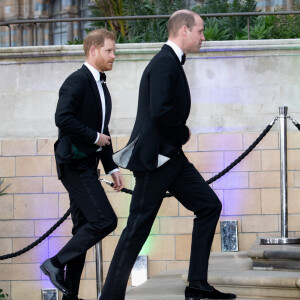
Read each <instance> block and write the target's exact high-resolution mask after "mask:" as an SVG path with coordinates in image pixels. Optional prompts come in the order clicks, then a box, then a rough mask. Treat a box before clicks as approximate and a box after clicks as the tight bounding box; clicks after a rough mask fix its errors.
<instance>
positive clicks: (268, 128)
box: [0, 117, 300, 260]
mask: <svg viewBox="0 0 300 300" xmlns="http://www.w3.org/2000/svg"><path fill="white" fill-rule="evenodd" d="M277 119H278V117H276V118H275V119H274V120H273V121H272V122H271V123H270V124H269V125H268V126H267V127H266V128H265V130H264V131H263V132H262V133H261V134H260V135H259V137H258V138H257V139H256V140H255V141H254V142H253V143H252V144H251V145H250V146H249V147H248V149H247V150H246V151H245V152H244V153H242V154H241V155H240V156H239V157H238V158H237V159H236V160H234V161H233V162H232V163H231V164H230V165H229V166H228V167H226V168H225V169H224V170H223V171H221V172H220V173H218V174H217V175H215V176H213V177H212V178H210V179H209V180H207V181H206V182H207V183H208V184H211V183H212V182H214V181H216V180H217V179H219V178H221V177H222V176H223V175H225V174H226V173H227V172H229V171H230V170H231V169H232V168H234V167H235V166H236V165H237V164H238V163H239V162H240V161H241V160H243V159H244V158H245V157H246V156H247V155H248V154H249V153H250V152H251V151H252V150H253V149H254V148H255V147H256V146H257V144H258V143H259V142H260V141H261V140H262V139H263V138H264V137H265V136H266V134H267V133H268V132H269V131H270V129H271V128H272V127H273V125H274V124H275V122H276V121H277ZM294 121H295V120H294ZM294 121H293V119H292V122H293V123H294ZM295 122H296V121H295ZM296 123H297V122H296ZM294 124H295V123H294ZM297 125H298V126H297ZM295 126H296V127H297V128H298V129H299V130H300V125H299V124H298V123H297V124H295ZM100 180H101V181H103V182H105V183H106V184H108V185H109V186H111V187H113V186H114V184H113V182H111V181H109V180H106V179H103V178H100ZM121 192H123V193H127V194H130V195H132V193H133V191H132V190H130V189H127V188H123V189H122V190H121ZM165 197H172V194H171V193H166V194H165ZM70 213H71V208H69V209H68V210H67V212H66V213H65V214H64V215H63V217H62V218H61V219H59V220H58V221H57V222H56V223H55V224H54V225H53V226H52V227H51V228H50V229H49V230H48V231H47V232H46V233H44V234H43V235H42V236H41V237H40V238H38V239H37V240H36V241H35V242H33V243H32V244H30V245H28V246H27V247H25V248H23V249H21V250H19V251H17V252H14V253H10V254H6V255H2V256H0V260H4V259H8V258H13V257H16V256H19V255H21V254H24V253H25V252H27V251H29V250H31V249H32V248H34V247H35V246H37V245H38V244H39V243H41V242H42V241H43V240H44V239H45V238H46V237H48V236H49V235H50V234H51V233H52V232H53V231H54V230H55V229H56V228H57V227H59V226H60V225H61V224H62V223H63V222H64V221H65V220H66V219H67V218H68V216H69V215H70Z"/></svg>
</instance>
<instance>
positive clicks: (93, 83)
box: [81, 65, 102, 116]
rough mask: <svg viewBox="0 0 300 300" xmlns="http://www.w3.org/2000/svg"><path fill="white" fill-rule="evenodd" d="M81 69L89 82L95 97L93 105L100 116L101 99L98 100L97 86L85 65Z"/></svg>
mask: <svg viewBox="0 0 300 300" xmlns="http://www.w3.org/2000/svg"><path fill="white" fill-rule="evenodd" d="M81 69H82V70H83V71H84V72H85V74H86V75H87V78H88V80H89V83H90V85H91V88H92V90H93V93H94V96H95V97H94V101H95V105H96V107H97V111H98V113H99V115H100V116H102V107H101V99H100V94H99V90H98V86H97V83H96V81H95V78H94V77H93V75H92V73H91V72H90V70H89V69H88V68H87V67H86V66H85V65H83V66H82V67H81Z"/></svg>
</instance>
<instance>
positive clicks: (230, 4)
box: [193, 0, 257, 40]
mask: <svg viewBox="0 0 300 300" xmlns="http://www.w3.org/2000/svg"><path fill="white" fill-rule="evenodd" d="M256 6H257V1H254V0H246V1H244V0H233V1H229V0H217V1H213V0H208V1H206V2H205V3H204V4H203V5H201V6H196V7H195V8H194V9H193V10H194V11H195V12H197V13H199V14H208V13H234V12H254V11H256ZM209 19H210V18H208V19H206V20H205V27H206V26H207V24H208V22H209V21H208V20H209ZM255 21H256V17H251V18H250V25H251V24H252V25H254V24H255ZM245 26H247V17H244V16H237V17H222V18H218V27H219V28H222V31H223V34H224V31H225V30H226V34H224V37H223V38H222V39H227V40H228V39H229V40H234V39H240V37H243V36H244V33H243V29H244V28H245ZM204 35H205V32H204ZM205 38H206V40H208V38H209V40H210V37H208V38H207V34H206V35H205ZM214 40H215V39H214Z"/></svg>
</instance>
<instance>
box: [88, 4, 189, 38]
mask: <svg viewBox="0 0 300 300" xmlns="http://www.w3.org/2000/svg"><path fill="white" fill-rule="evenodd" d="M95 3H96V5H94V6H92V15H93V16H95V17H105V16H107V17H108V16H145V15H168V14H172V13H173V12H174V11H176V10H178V9H183V8H187V7H188V5H187V1H186V0H171V1H170V0H136V1H132V0H114V1H110V0H104V1H100V0H95ZM166 23H167V19H140V20H127V21H125V20H120V21H118V20H116V21H107V24H105V22H104V21H100V22H93V23H92V27H94V28H99V27H105V26H106V25H108V27H109V28H108V29H110V30H112V31H114V32H115V33H116V35H117V42H118V43H137V42H161V41H165V40H166V39H167V26H166Z"/></svg>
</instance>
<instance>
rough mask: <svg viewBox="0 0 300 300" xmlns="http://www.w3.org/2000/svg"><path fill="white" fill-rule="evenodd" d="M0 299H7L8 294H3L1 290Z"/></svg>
mask: <svg viewBox="0 0 300 300" xmlns="http://www.w3.org/2000/svg"><path fill="white" fill-rule="evenodd" d="M0 299H8V294H6V293H4V292H3V290H2V289H0Z"/></svg>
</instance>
